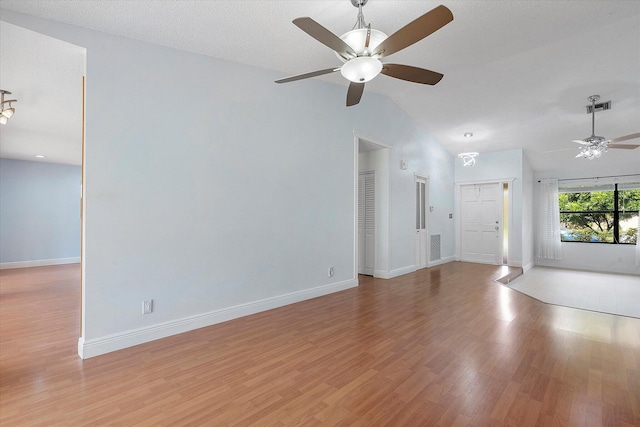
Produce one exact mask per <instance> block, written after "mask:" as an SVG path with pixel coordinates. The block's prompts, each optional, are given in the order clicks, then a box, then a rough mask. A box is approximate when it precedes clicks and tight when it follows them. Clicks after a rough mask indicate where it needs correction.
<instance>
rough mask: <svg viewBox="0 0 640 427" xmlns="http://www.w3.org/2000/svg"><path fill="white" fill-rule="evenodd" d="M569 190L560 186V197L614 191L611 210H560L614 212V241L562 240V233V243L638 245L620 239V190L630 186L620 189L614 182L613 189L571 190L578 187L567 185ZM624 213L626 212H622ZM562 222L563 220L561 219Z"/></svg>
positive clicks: (581, 212)
mask: <svg viewBox="0 0 640 427" xmlns="http://www.w3.org/2000/svg"><path fill="white" fill-rule="evenodd" d="M565 188H566V189H567V190H568V191H563V188H562V187H559V188H558V197H560V194H575V193H598V192H608V191H612V192H613V209H611V210H597V211H596V210H593V211H563V210H560V215H563V214H568V215H571V214H612V215H613V241H611V242H599V241H598V242H594V241H584V240H562V235H560V242H562V243H596V244H598V243H600V244H605V245H632V246H634V245H636V244H635V243H625V242H621V241H620V213H621V209H620V206H619V204H620V197H619V192H620V191H624V190H628V188H622V189H619V188H618V183H614V184H613V189H612V190H609V189H602V190H591V191H571V190H575V189H576V187H565ZM622 213H626V212H622ZM561 224H562V221H561Z"/></svg>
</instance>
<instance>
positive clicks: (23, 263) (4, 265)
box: [0, 257, 80, 270]
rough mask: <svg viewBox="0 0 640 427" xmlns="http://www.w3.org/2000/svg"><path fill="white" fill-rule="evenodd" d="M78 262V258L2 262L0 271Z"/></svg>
mask: <svg viewBox="0 0 640 427" xmlns="http://www.w3.org/2000/svg"><path fill="white" fill-rule="evenodd" d="M79 262H80V257H73V258H56V259H38V260H35V261H16V262H3V263H0V270H8V269H10V268H27V267H43V266H45V265H62V264H77V263H79Z"/></svg>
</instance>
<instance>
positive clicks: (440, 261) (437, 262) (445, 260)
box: [427, 256, 456, 268]
mask: <svg viewBox="0 0 640 427" xmlns="http://www.w3.org/2000/svg"><path fill="white" fill-rule="evenodd" d="M453 261H456V257H455V256H448V257H444V258H440V259H437V260H435V261H431V262H429V263H427V267H429V268H431V267H435V266H436V265H441V264H447V263H449V262H453Z"/></svg>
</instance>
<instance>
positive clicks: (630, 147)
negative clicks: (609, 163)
mask: <svg viewBox="0 0 640 427" xmlns="http://www.w3.org/2000/svg"><path fill="white" fill-rule="evenodd" d="M638 147H640V145H638V144H609V145H607V148H622V149H623V150H634V149H636V148H638Z"/></svg>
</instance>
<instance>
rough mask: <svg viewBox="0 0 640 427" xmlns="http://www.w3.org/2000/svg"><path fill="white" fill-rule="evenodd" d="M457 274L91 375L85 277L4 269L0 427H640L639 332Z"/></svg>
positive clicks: (391, 286)
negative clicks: (84, 332)
mask: <svg viewBox="0 0 640 427" xmlns="http://www.w3.org/2000/svg"><path fill="white" fill-rule="evenodd" d="M500 275H501V274H500V268H499V267H495V266H488V265H476V264H467V263H459V262H453V263H449V264H445V265H442V266H439V267H435V268H431V269H425V270H422V271H419V272H417V273H413V274H409V275H405V276H402V277H399V278H396V279H392V280H378V279H372V278H370V277H361V278H360V279H361V280H360V286H359V287H358V288H354V289H350V290H347V291H343V292H340V293H336V294H332V295H328V296H325V297H321V298H316V299H313V300H309V301H305V302H302V303H298V304H294V305H291V306H287V307H283V308H280V309H276V310H271V311H268V312H264V313H260V314H257V315H253V316H249V317H245V318H242V319H237V320H234V321H230V322H227V323H224V324H220V325H215V326H212V327H208V328H203V329H199V330H196V331H192V332H189V333H185V334H181V335H178V336H174V337H170V338H166V339H163V340H159V341H155V342H151V343H147V344H143V345H140V346H137V347H133V348H129V349H125V350H122V351H118V352H114V353H110V354H107V355H104V356H99V357H96V358H92V359H87V360H84V361H82V360H81V359H79V358H78V356H77V354H76V350H77V338H78V328H79V307H78V305H79V304H78V299H79V289H78V278H79V269H78V266H77V265H71V266H56V267H39V268H32V269H21V270H3V271H0V425H2V426H31V425H39V426H40V425H41V426H45V425H46V426H52V425H61V426H84V425H87V426H103V425H114V426H134V425H136V426H137V425H140V426H147V425H150V426H155V425H172V426H186V425H210V426H218V425H242V426H246V425H259V426H281V425H287V426H291V425H296V426H297V425H306V426H312V425H328V426H329V425H345V426H347V425H349V426H350V425H360V426H383V425H391V426H403V425H407V426H454V425H455V426H465V425H473V426H502V425H511V426H544V427H547V426H563V425H570V426H640V319H633V318H628V317H619V316H613V315H608V314H603V313H595V312H589V311H582V310H577V309H572V308H565V307H558V306H553V305H546V304H544V303H541V302H539V301H536V300H534V299H532V298H530V297H528V296H526V295H522V294H520V293H518V292H516V291H513V290H511V289H508V288H507V287H505V286H503V285H501V284H499V283H496V282H495V281H494V279H496V278H498V277H499V276H500Z"/></svg>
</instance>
